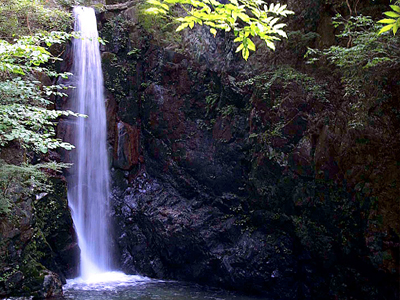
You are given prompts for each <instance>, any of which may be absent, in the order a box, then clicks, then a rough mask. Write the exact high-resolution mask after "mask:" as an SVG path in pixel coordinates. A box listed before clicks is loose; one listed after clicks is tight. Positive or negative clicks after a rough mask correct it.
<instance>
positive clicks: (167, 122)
mask: <svg viewBox="0 0 400 300" xmlns="http://www.w3.org/2000/svg"><path fill="white" fill-rule="evenodd" d="M303 2H304V1H300V2H296V3H295V4H293V5H294V6H293V7H294V9H295V10H297V12H296V13H297V14H296V17H295V19H293V20H292V21H291V25H290V26H291V29H292V30H293V31H292V35H293V36H292V40H291V41H289V42H288V43H285V44H283V45H281V46H280V47H279V48H280V52H279V51H278V53H277V54H273V53H271V52H269V51H268V50H263V49H260V50H259V51H258V52H257V54H255V55H252V56H251V57H250V59H249V62H248V63H244V61H242V60H241V58H240V57H238V56H237V55H235V54H234V49H235V46H234V45H232V43H231V42H229V41H230V39H229V37H228V36H227V37H225V38H224V36H223V35H222V34H221V35H218V36H217V38H213V37H212V36H211V35H210V34H209V33H208V32H207V30H206V29H204V28H197V29H194V30H193V31H190V32H186V33H185V34H184V36H183V37H181V36H179V35H177V34H175V33H173V29H169V30H165V31H164V32H163V31H162V29H160V28H161V27H162V26H163V25H165V24H161V25H160V26H159V25H157V24H158V23H157V22H161V21H160V20H154V19H151V18H149V17H146V16H145V15H143V14H142V13H141V9H142V7H141V5H140V4H135V2H129V3H128V4H129V5H125V6H126V7H125V6H121V7H120V8H118V9H117V8H116V7H112V8H113V10H112V11H106V12H105V13H104V12H103V13H101V14H99V20H100V21H99V25H100V27H101V36H102V37H103V38H105V39H106V40H108V41H109V43H108V44H107V45H106V46H105V47H104V48H103V49H102V50H103V70H104V74H105V82H106V87H107V91H108V97H107V98H108V100H107V105H108V121H109V149H110V153H112V155H110V157H111V164H112V179H113V180H112V181H113V200H112V201H113V214H114V218H113V219H114V221H115V224H114V225H115V226H114V228H115V238H116V239H115V246H116V248H117V249H118V258H117V259H118V261H119V265H120V267H121V268H122V270H123V271H125V272H127V273H140V274H143V275H147V276H150V277H156V278H168V279H179V280H189V281H195V282H199V283H204V284H211V285H216V286H220V287H225V288H229V289H235V290H241V291H246V292H250V293H259V294H263V295H267V296H271V297H272V298H273V299H326V298H327V297H328V298H332V299H363V298H368V299H383V298H384V297H387V298H388V299H389V298H391V297H392V298H393V297H394V298H395V297H397V296H398V284H396V282H397V281H398V274H399V268H398V266H399V253H398V248H396V247H398V245H399V230H398V229H399V228H398V221H393V222H391V223H390V224H389V223H386V225H382V223H381V224H380V225H378V223H377V219H376V217H377V215H381V214H382V210H381V208H379V205H377V202H376V199H377V198H376V197H378V198H379V197H380V196H378V195H377V193H378V192H377V189H376V190H375V191H374V192H371V191H369V190H368V191H367V190H366V189H360V188H359V186H357V184H360V182H361V184H368V183H366V181H363V180H362V179H361V178H365V177H363V176H366V174H368V171H365V169H363V170H362V168H363V167H362V168H360V166H359V165H358V163H356V161H359V160H363V159H365V158H366V155H367V154H366V153H369V152H371V151H377V152H376V153H378V152H379V153H382V151H384V150H383V147H382V146H379V142H378V141H379V138H381V137H378V136H374V137H373V135H371V134H369V133H368V130H369V129H368V130H366V131H365V132H354V131H352V129H350V128H348V127H346V124H347V121H346V119H345V118H346V117H345V116H344V115H341V112H340V111H342V110H343V109H345V108H344V104H343V100H342V99H343V94H344V91H343V87H342V86H341V82H340V78H339V77H338V76H337V75H334V74H333V73H332V71H331V70H329V69H325V70H323V69H321V70H312V69H307V67H306V66H305V65H304V63H303V61H302V56H303V54H304V51H305V49H306V46H315V45H328V46H329V45H331V44H332V43H333V42H334V32H333V31H334V29H333V28H331V27H330V25H329V24H330V23H329V22H327V19H329V18H330V16H329V13H330V12H329V9H328V10H327V7H326V6H324V5H323V4H321V3H319V2H318V1H314V2H315V3H314V2H313V4H312V5H309V3H308V2H307V3H305V2H304V3H303ZM313 16H314V17H315V16H318V18H317V17H315V18H314V17H313ZM320 16H322V17H320ZM307 18H308V19H312V20H313V22H314V23H307ZM157 26H159V28H158V27H157ZM168 26H170V25H166V26H165V27H163V28H168ZM154 27H157V28H156V29H154ZM300 29H301V30H302V31H296V30H300ZM306 32H311V33H307V34H306ZM317 32H324V36H322V37H318V34H317ZM313 33H314V34H313ZM297 38H298V42H297V43H296V42H293V39H294V40H296V39H297ZM392 88H393V89H397V90H398V88H399V87H398V85H393V86H392ZM393 105H395V104H393ZM329 120H331V122H330V121H329ZM395 128H396V122H395V121H393V122H392V123H390V124H388V128H387V130H388V131H387V132H386V133H389V132H390V134H393V135H397V133H396V130H395ZM368 134H369V137H370V139H369V141H370V143H367V144H363V143H362V142H360V143H358V142H355V139H357V138H361V137H362V136H365V135H368ZM397 145H398V143H397ZM392 146H394V144H393V145H392ZM376 147H378V148H379V150H377V149H378V148H376ZM355 148H357V149H358V150H357V151H356V150H355ZM354 151H356V152H357V153H356V152H354ZM350 153H351V154H350ZM372 153H374V152H372ZM385 153H386V154H384V157H385V158H382V160H381V159H376V161H374V162H373V163H372V164H373V165H374V166H375V167H376V168H380V169H381V170H382V172H394V173H392V175H391V176H392V177H391V179H390V182H391V183H392V185H391V186H390V187H389V186H388V185H381V187H383V189H384V190H385V191H386V192H385V193H386V196H384V197H380V198H379V200H378V202H379V203H381V204H382V205H383V206H384V205H386V204H384V203H390V201H392V200H388V199H394V198H393V197H396V196H394V195H396V193H397V192H396V191H398V180H399V172H398V170H397V171H395V170H394V168H395V166H396V165H397V166H398V162H399V157H398V156H396V155H392V154H389V153H387V152H385ZM345 157H346V158H345ZM383 161H385V162H386V164H384V163H383ZM383 170H385V171H383ZM389 170H391V171H389ZM366 172H367V173H366ZM355 173H357V174H358V175H356V176H357V178H355V177H354V175H350V174H355ZM397 194H398V193H397ZM385 197H387V198H385ZM393 203H397V202H396V201H394V202H393ZM393 216H394V215H392V217H393ZM392 220H394V219H392ZM388 224H389V225H388ZM396 249H397V250H396ZM394 298H393V299H394Z"/></svg>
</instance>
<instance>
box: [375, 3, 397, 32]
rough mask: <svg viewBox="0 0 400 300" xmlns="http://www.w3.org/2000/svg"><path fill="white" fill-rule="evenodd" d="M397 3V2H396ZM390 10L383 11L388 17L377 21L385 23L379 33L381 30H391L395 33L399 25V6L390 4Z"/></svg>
mask: <svg viewBox="0 0 400 300" xmlns="http://www.w3.org/2000/svg"><path fill="white" fill-rule="evenodd" d="M396 3H397V2H396ZM390 8H391V9H392V10H391V11H387V12H384V14H385V15H386V16H387V17H389V18H387V19H382V20H379V21H378V23H381V24H387V25H385V26H383V27H382V28H381V30H380V31H379V34H381V33H383V32H387V31H390V30H391V29H392V30H393V34H396V32H397V30H398V29H399V26H400V6H399V5H390Z"/></svg>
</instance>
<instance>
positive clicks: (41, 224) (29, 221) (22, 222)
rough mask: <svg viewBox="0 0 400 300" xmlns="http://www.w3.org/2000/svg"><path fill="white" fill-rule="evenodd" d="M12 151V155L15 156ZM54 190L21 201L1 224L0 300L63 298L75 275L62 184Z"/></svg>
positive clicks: (56, 183)
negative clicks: (68, 281)
mask: <svg viewBox="0 0 400 300" xmlns="http://www.w3.org/2000/svg"><path fill="white" fill-rule="evenodd" d="M15 152H16V151H15V149H14V153H15ZM52 183H53V186H54V191H53V192H52V193H49V194H43V195H38V197H36V199H20V198H18V197H17V195H18V192H17V191H16V199H15V203H13V205H12V208H11V210H10V211H9V213H8V215H7V216H1V219H0V257H1V258H2V260H1V261H0V274H1V276H0V298H1V297H5V296H34V297H35V298H48V297H53V296H60V295H62V284H63V283H65V278H66V277H71V276H74V275H76V267H77V262H78V257H79V248H78V246H77V243H76V237H75V232H74V229H73V224H72V219H71V215H70V213H69V208H68V204H67V195H66V183H65V181H63V180H61V179H56V178H55V179H53V180H52Z"/></svg>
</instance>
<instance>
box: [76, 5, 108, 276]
mask: <svg viewBox="0 0 400 300" xmlns="http://www.w3.org/2000/svg"><path fill="white" fill-rule="evenodd" d="M74 16H75V31H79V32H80V34H81V36H82V38H81V39H79V38H78V39H74V40H73V53H74V60H73V67H72V70H73V74H74V75H73V78H74V80H73V84H74V85H75V87H76V89H75V91H74V93H73V96H72V99H71V101H73V104H72V107H73V110H74V111H76V112H79V113H81V114H85V115H87V116H88V117H87V118H78V120H77V121H76V123H75V124H74V130H73V132H74V136H75V137H74V141H73V143H74V144H75V146H76V150H75V151H74V154H73V155H72V162H73V163H74V166H73V168H72V170H71V175H70V176H69V178H68V201H69V205H70V208H71V213H72V218H73V221H74V225H75V228H76V231H77V235H78V243H79V247H80V249H81V262H80V271H81V277H82V278H83V279H88V278H89V277H91V276H93V275H98V274H99V273H103V272H106V271H109V270H110V268H111V253H110V249H111V247H110V240H111V239H110V228H109V220H108V216H109V203H108V202H109V171H108V159H107V149H106V142H107V141H106V139H107V135H106V134H107V124H106V111H105V100H104V90H103V74H102V70H101V57H100V50H99V42H98V32H97V22H96V16H95V13H94V10H93V9H92V8H87V7H75V8H74Z"/></svg>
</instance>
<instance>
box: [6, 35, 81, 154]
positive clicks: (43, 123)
mask: <svg viewBox="0 0 400 300" xmlns="http://www.w3.org/2000/svg"><path fill="white" fill-rule="evenodd" d="M69 37H70V35H69V34H66V33H61V32H52V33H51V34H36V35H34V36H27V37H22V38H20V39H18V40H16V42H15V43H14V44H11V43H8V42H7V41H4V40H0V71H2V72H3V76H4V77H7V76H8V77H9V78H10V79H6V80H4V81H2V82H0V116H1V119H0V146H5V145H6V144H7V143H8V142H10V141H14V140H17V141H19V142H20V143H21V146H22V147H24V148H26V149H32V150H34V151H36V152H42V153H46V152H47V151H48V149H55V148H59V147H62V148H65V149H68V150H69V149H72V148H73V146H72V145H70V144H69V143H64V142H62V141H60V140H59V139H56V138H55V135H56V133H55V129H54V125H55V123H54V120H56V119H57V118H58V117H60V116H62V115H64V116H68V115H73V116H78V115H77V114H74V113H72V112H70V111H55V110H49V109H47V108H46V106H47V105H48V104H49V103H50V102H49V101H48V100H47V99H46V97H49V96H52V95H58V96H65V94H64V93H62V92H61V91H59V90H60V89H64V88H66V87H63V86H50V87H41V85H40V82H38V81H35V80H34V79H32V77H33V78H34V74H35V72H43V73H45V74H47V75H53V76H54V75H61V76H64V77H65V76H67V74H57V73H55V72H53V71H50V70H49V69H47V68H43V67H41V65H42V64H44V63H47V62H48V61H49V60H50V59H53V60H54V59H56V58H54V57H52V56H51V54H50V52H49V51H48V50H47V49H46V48H45V47H43V46H40V44H41V43H44V44H46V45H47V46H50V45H52V44H54V43H61V42H63V41H65V40H66V39H67V38H69ZM13 74H18V75H25V77H24V79H22V78H21V77H14V76H13ZM28 74H29V76H28ZM13 77H14V78H13Z"/></svg>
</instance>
